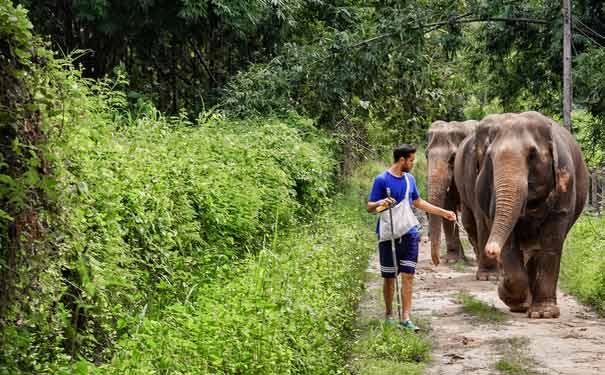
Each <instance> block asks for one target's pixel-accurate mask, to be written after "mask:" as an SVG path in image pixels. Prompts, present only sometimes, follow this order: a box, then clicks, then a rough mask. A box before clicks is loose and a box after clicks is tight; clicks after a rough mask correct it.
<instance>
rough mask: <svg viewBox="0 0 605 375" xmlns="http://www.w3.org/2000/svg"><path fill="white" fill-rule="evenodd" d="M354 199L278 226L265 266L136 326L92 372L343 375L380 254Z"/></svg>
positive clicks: (256, 261)
mask: <svg viewBox="0 0 605 375" xmlns="http://www.w3.org/2000/svg"><path fill="white" fill-rule="evenodd" d="M350 192H351V193H349V194H347V199H345V200H343V198H341V199H339V200H338V201H336V202H335V206H334V207H336V209H334V210H327V211H326V212H325V213H324V214H323V215H321V216H320V217H319V218H318V219H317V220H316V221H313V222H312V223H309V224H307V225H304V226H300V227H299V228H297V229H295V230H292V231H286V232H284V231H283V227H282V225H281V223H279V222H277V223H275V226H274V229H275V231H274V233H273V235H272V237H271V239H270V241H267V242H265V247H264V248H263V249H262V250H261V252H260V253H259V254H258V256H257V257H255V258H249V259H248V260H247V261H245V263H244V264H243V265H242V266H241V267H237V268H236V267H233V266H226V267H225V268H224V269H223V271H222V272H221V275H219V276H218V277H217V278H216V279H215V281H214V282H212V283H211V284H208V285H205V286H202V287H201V290H200V292H199V293H198V297H197V298H196V299H192V301H191V302H187V301H183V302H181V303H178V302H177V303H174V304H172V305H171V306H170V307H169V309H168V310H167V312H166V314H165V317H164V319H161V320H160V319H153V318H150V317H145V318H142V317H141V318H140V319H139V318H138V317H133V320H134V321H133V322H132V324H133V325H136V326H137V327H138V328H137V330H136V331H135V332H132V335H131V336H127V335H124V336H123V337H122V339H121V340H120V341H119V343H118V348H119V351H118V353H117V354H116V355H115V356H114V358H113V360H112V361H111V363H110V364H107V365H104V366H101V367H100V368H96V369H95V368H93V367H92V366H91V367H90V368H89V370H88V371H93V370H94V371H96V372H99V373H107V374H114V373H122V374H148V373H168V372H169V373H175V374H183V373H191V371H192V369H195V371H196V373H200V374H302V373H304V374H334V373H337V372H338V371H339V370H340V369H342V368H343V366H344V361H345V357H346V353H347V351H348V344H347V339H348V338H349V334H348V333H349V330H350V328H351V324H352V321H353V319H354V316H355V306H356V304H357V302H358V298H359V295H360V292H361V288H362V284H361V282H360V280H361V275H362V274H363V271H364V270H365V268H366V266H367V260H368V255H369V252H370V250H371V249H373V246H374V236H373V233H372V231H371V230H370V229H371V228H370V227H369V226H368V225H367V221H366V220H365V219H366V216H367V215H366V214H365V213H364V212H363V205H362V204H360V203H361V202H362V198H363V197H361V196H360V195H357V194H356V193H355V191H354V190H350ZM80 365H82V366H83V365H84V364H80ZM72 370H73V369H72Z"/></svg>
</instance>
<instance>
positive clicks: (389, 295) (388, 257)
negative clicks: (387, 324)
mask: <svg viewBox="0 0 605 375" xmlns="http://www.w3.org/2000/svg"><path fill="white" fill-rule="evenodd" d="M378 255H379V258H380V274H381V276H382V278H383V280H384V281H383V284H382V293H383V296H384V304H385V316H386V318H392V317H393V292H394V291H395V277H396V276H395V262H394V261H393V252H392V250H391V241H383V242H379V243H378ZM397 318H399V317H397Z"/></svg>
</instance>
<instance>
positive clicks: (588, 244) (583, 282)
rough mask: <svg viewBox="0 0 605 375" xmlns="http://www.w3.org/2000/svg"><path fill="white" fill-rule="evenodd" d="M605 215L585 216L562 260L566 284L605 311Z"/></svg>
mask: <svg viewBox="0 0 605 375" xmlns="http://www.w3.org/2000/svg"><path fill="white" fill-rule="evenodd" d="M604 225H605V219H604V218H602V217H601V218H597V217H591V216H583V217H581V218H580V220H578V222H577V223H576V224H575V225H574V227H573V228H572V230H571V232H570V234H569V236H568V238H567V240H566V241H565V249H564V251H563V258H562V261H561V281H562V284H563V287H564V288H565V289H567V290H569V291H570V292H571V293H573V294H575V295H577V296H578V297H579V298H580V300H581V301H582V302H585V303H588V304H590V305H591V306H593V307H594V308H595V309H596V310H597V311H598V312H599V313H600V314H605V260H604V259H603V249H604V248H605V236H604V235H603V230H602V228H603V226H604Z"/></svg>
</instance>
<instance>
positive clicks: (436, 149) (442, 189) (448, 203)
mask: <svg viewBox="0 0 605 375" xmlns="http://www.w3.org/2000/svg"><path fill="white" fill-rule="evenodd" d="M478 123H479V122H478V121H475V120H468V121H464V122H458V121H452V122H445V121H435V122H433V123H432V124H431V126H430V127H429V131H428V146H427V148H426V159H427V162H428V173H427V174H428V201H429V202H430V203H431V204H434V205H436V206H439V207H443V208H445V209H446V210H451V211H456V210H457V209H458V206H459V205H460V197H459V195H458V191H457V190H456V184H455V183H454V158H455V156H456V151H457V150H458V145H459V144H460V143H461V142H462V140H464V138H466V137H467V136H469V135H470V134H472V133H473V131H474V129H475V127H476V126H477V124H478ZM442 224H443V230H444V232H445V240H446V245H447V256H446V258H445V262H446V263H448V262H450V261H453V262H456V261H458V260H461V259H464V258H465V257H464V249H463V246H462V243H461V242H460V235H459V231H458V227H457V226H456V225H455V223H452V222H451V221H448V220H444V219H442V218H441V217H439V216H436V215H429V238H430V241H431V255H432V257H433V259H438V257H439V247H440V242H441V226H442Z"/></svg>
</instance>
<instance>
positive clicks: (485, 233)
mask: <svg viewBox="0 0 605 375" xmlns="http://www.w3.org/2000/svg"><path fill="white" fill-rule="evenodd" d="M475 221H476V223H477V245H478V248H477V252H478V253H479V257H478V258H477V273H476V278H477V280H482V281H488V280H489V279H490V277H493V278H495V279H497V278H498V261H497V260H496V259H492V258H489V257H488V256H487V255H486V254H485V245H486V243H487V239H488V237H489V233H490V229H489V226H488V225H487V223H486V222H485V221H484V220H482V219H481V218H478V217H475Z"/></svg>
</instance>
